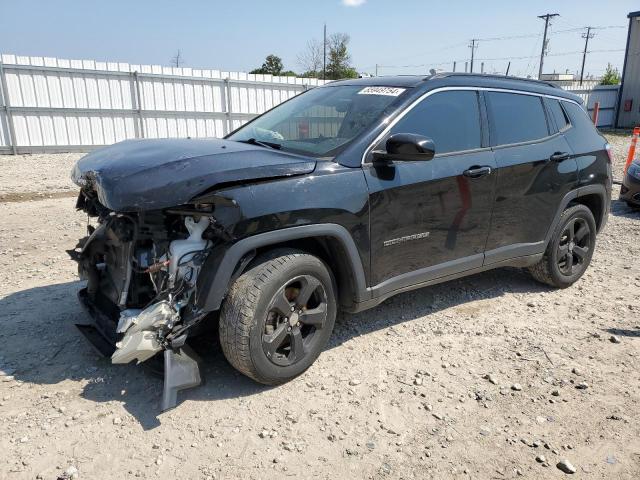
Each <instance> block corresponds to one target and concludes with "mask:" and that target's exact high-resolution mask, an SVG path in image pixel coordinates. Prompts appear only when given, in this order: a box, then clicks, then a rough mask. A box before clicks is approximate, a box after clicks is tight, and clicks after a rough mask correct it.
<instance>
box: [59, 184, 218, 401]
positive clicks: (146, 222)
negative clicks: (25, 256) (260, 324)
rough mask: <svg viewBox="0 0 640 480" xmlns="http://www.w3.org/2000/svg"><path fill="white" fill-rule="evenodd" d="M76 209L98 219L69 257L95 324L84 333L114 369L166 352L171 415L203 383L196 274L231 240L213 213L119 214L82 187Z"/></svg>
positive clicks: (200, 209) (189, 209) (207, 209)
mask: <svg viewBox="0 0 640 480" xmlns="http://www.w3.org/2000/svg"><path fill="white" fill-rule="evenodd" d="M77 207H78V208H79V209H81V210H84V211H85V212H87V214H88V215H89V216H90V217H95V218H96V219H97V221H94V222H91V223H94V224H95V226H92V225H89V226H88V235H87V236H86V237H85V238H83V239H81V240H80V242H79V243H78V245H77V247H76V248H75V249H74V250H71V251H69V254H70V256H71V257H72V258H73V259H74V260H76V261H77V262H78V268H79V274H80V277H81V278H82V279H85V280H87V285H86V288H84V289H82V290H81V291H80V292H79V298H80V300H81V303H82V304H83V306H84V307H85V308H86V310H87V311H88V312H89V313H90V315H91V317H92V318H93V320H94V322H93V323H92V324H90V325H78V327H79V328H80V330H81V331H82V333H83V334H84V335H85V336H86V337H87V338H88V339H89V340H90V341H91V343H92V344H93V345H94V346H95V347H96V348H97V350H98V351H99V352H100V353H101V354H103V355H105V356H109V357H111V360H112V362H113V363H117V364H127V363H130V362H132V361H134V360H135V361H136V362H137V363H140V362H144V361H146V360H148V359H150V358H151V357H153V356H155V355H156V354H158V353H160V352H162V351H164V376H165V386H164V394H163V398H162V410H167V409H169V408H172V407H174V406H175V405H176V398H177V392H178V391H179V390H182V389H184V388H189V387H193V386H196V385H198V384H200V374H199V370H198V361H197V358H196V356H195V354H194V353H193V352H192V350H191V349H190V348H189V347H188V346H187V345H186V343H185V342H186V339H187V337H188V336H189V334H190V333H191V332H192V331H193V330H194V329H196V328H197V327H198V325H199V324H200V322H201V321H202V320H203V319H204V318H205V316H206V312H204V311H202V310H200V309H199V308H198V307H197V301H196V300H197V296H198V289H197V278H198V275H199V273H200V270H201V268H202V266H203V263H204V261H205V259H206V258H207V256H208V255H209V253H210V252H211V250H212V249H214V248H215V247H216V245H217V244H218V243H220V242H223V241H224V240H225V234H224V232H223V231H222V229H221V228H220V227H219V225H218V224H217V222H216V220H215V218H214V217H213V209H214V206H213V205H211V204H209V205H188V206H184V207H181V208H173V209H164V210H159V211H143V212H134V213H118V212H114V211H111V210H109V209H107V208H106V207H104V206H103V205H102V204H101V203H100V202H99V201H98V199H97V197H96V196H95V195H93V194H92V191H91V189H90V188H83V190H82V191H81V193H80V197H79V198H78V204H77Z"/></svg>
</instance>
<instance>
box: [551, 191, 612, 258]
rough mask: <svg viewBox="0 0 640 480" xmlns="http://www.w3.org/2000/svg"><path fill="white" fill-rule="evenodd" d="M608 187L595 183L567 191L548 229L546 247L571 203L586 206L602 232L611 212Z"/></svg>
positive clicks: (598, 229) (597, 227)
mask: <svg viewBox="0 0 640 480" xmlns="http://www.w3.org/2000/svg"><path fill="white" fill-rule="evenodd" d="M607 198H608V197H607V189H606V188H605V186H604V185H599V184H593V185H586V186H584V187H579V188H576V189H575V190H571V191H570V192H569V193H567V194H566V195H565V196H564V198H563V199H562V202H560V206H559V208H558V211H557V212H556V215H555V217H554V219H553V222H552V223H551V225H550V227H549V230H548V231H547V235H546V237H545V248H546V245H548V244H549V241H550V240H551V236H552V235H553V232H554V231H555V229H556V226H557V225H558V222H559V221H560V217H561V215H562V212H564V211H565V210H566V209H567V208H568V207H569V206H570V205H573V204H580V205H584V206H586V207H587V208H588V209H589V210H591V213H592V214H593V217H594V218H595V221H596V229H597V231H598V232H600V231H601V230H602V229H603V228H604V226H605V225H606V223H607V215H608V212H609V203H610V200H607Z"/></svg>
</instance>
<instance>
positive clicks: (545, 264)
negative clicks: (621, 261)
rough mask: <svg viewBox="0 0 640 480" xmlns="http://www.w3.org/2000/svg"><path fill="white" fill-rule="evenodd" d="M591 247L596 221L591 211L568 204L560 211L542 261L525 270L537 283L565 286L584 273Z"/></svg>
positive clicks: (590, 255) (589, 260)
mask: <svg viewBox="0 0 640 480" xmlns="http://www.w3.org/2000/svg"><path fill="white" fill-rule="evenodd" d="M584 229H586V230H584ZM571 232H573V233H571ZM595 246H596V221H595V219H594V218H593V214H592V213H591V210H589V209H588V208H587V207H586V206H584V205H574V206H571V207H569V208H567V209H566V210H565V211H564V212H562V215H561V217H560V221H559V222H558V225H557V226H556V228H555V230H554V232H553V235H552V237H551V240H550V241H549V245H548V246H547V250H546V252H545V254H544V256H543V257H542V260H540V261H539V262H538V263H537V264H535V265H533V266H531V267H529V272H530V273H531V275H532V276H533V278H535V279H536V280H537V281H539V282H541V283H546V284H547V285H551V286H552V287H556V288H567V287H569V286H571V285H573V284H574V283H575V282H576V281H577V280H578V279H579V278H580V277H581V276H582V274H583V273H584V272H585V270H586V269H587V267H588V266H589V263H591V257H592V256H593V251H594V249H595ZM569 262H571V264H569Z"/></svg>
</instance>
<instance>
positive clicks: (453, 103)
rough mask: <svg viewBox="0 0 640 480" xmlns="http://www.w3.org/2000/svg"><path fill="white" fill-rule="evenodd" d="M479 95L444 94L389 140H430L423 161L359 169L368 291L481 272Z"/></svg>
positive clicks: (487, 173)
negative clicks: (365, 201)
mask: <svg viewBox="0 0 640 480" xmlns="http://www.w3.org/2000/svg"><path fill="white" fill-rule="evenodd" d="M481 100H482V99H481V97H480V93H479V92H477V91H475V90H451V91H442V92H438V93H434V94H432V95H429V96H427V97H426V98H424V99H423V100H422V101H420V102H419V103H418V104H416V105H415V106H414V107H413V108H411V109H410V110H409V111H408V112H407V113H406V114H405V115H404V116H403V117H402V118H401V119H400V120H399V121H398V122H397V123H396V124H395V125H393V126H392V128H391V129H390V131H389V132H388V133H387V135H386V136H385V137H383V138H382V140H381V142H380V143H379V144H378V145H376V146H375V147H374V149H381V150H384V149H385V142H386V139H387V138H388V136H390V135H392V134H394V133H414V134H419V135H423V136H425V137H429V138H431V139H432V140H433V142H434V144H435V152H436V154H435V156H434V158H433V159H432V160H429V161H402V160H400V161H396V160H394V161H393V163H390V164H388V165H380V166H378V165H374V164H373V163H371V160H372V158H371V155H370V154H369V157H368V158H367V160H368V161H367V162H366V163H365V164H364V165H363V168H364V172H365V176H366V179H367V183H368V186H369V196H370V197H369V200H370V212H371V217H370V218H371V271H372V285H373V286H374V287H373V288H374V290H377V293H379V294H384V293H386V292H389V291H393V290H397V289H400V288H403V287H406V286H409V285H415V284H417V283H421V282H424V281H429V280H431V279H435V278H439V277H444V276H447V275H452V274H455V273H459V272H462V271H465V270H469V269H473V268H477V267H481V266H482V263H483V260H484V250H485V245H486V242H487V237H488V234H489V226H490V221H491V210H492V207H493V202H494V193H495V185H496V175H495V173H494V170H495V168H496V162H495V159H494V154H493V152H492V151H491V149H490V148H489V146H488V135H487V132H486V128H483V125H486V121H484V120H483V119H484V118H485V117H486V116H485V114H484V108H482V107H481V105H482V103H481Z"/></svg>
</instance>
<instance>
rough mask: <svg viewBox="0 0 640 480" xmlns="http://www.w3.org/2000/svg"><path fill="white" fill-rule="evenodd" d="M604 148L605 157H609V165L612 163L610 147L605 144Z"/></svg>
mask: <svg viewBox="0 0 640 480" xmlns="http://www.w3.org/2000/svg"><path fill="white" fill-rule="evenodd" d="M604 148H605V150H606V151H607V157H609V164H611V163H613V152H612V151H611V145H609V144H608V143H607V144H605V146H604Z"/></svg>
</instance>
